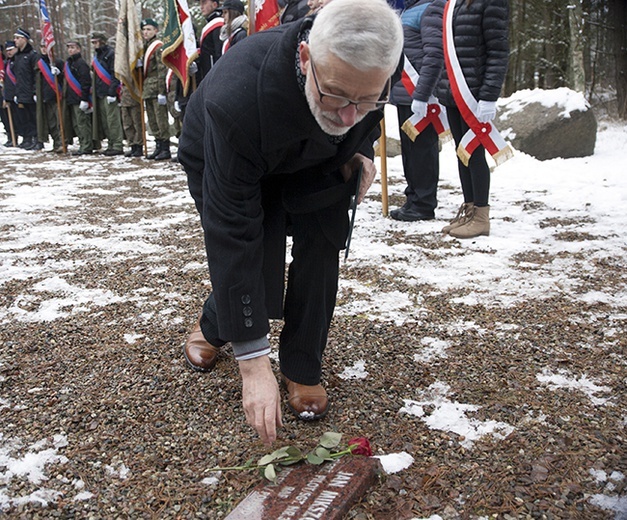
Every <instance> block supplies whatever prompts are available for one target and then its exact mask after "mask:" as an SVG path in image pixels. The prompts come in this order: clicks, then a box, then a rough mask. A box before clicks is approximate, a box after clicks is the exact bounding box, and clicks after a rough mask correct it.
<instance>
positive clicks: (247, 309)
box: [242, 307, 253, 316]
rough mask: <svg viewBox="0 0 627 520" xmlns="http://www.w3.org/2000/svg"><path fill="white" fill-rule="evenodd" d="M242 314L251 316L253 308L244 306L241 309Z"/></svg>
mask: <svg viewBox="0 0 627 520" xmlns="http://www.w3.org/2000/svg"><path fill="white" fill-rule="evenodd" d="M242 314H243V315H244V316H252V314H253V310H252V308H250V307H244V308H243V309H242Z"/></svg>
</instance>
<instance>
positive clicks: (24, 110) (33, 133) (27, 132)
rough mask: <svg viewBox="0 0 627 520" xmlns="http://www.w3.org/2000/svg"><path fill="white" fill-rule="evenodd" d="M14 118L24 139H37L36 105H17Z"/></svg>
mask: <svg viewBox="0 0 627 520" xmlns="http://www.w3.org/2000/svg"><path fill="white" fill-rule="evenodd" d="M16 106H17V110H16V117H17V119H18V127H19V129H20V135H22V136H23V137H25V138H33V137H35V138H36V137H37V105H36V104H35V103H18V104H17V105H16Z"/></svg>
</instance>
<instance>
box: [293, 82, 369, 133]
mask: <svg viewBox="0 0 627 520" xmlns="http://www.w3.org/2000/svg"><path fill="white" fill-rule="evenodd" d="M312 81H313V80H312V79H311V74H307V76H306V79H305V97H306V98H307V104H308V105H309V110H311V113H312V115H313V116H314V119H315V120H316V122H317V123H318V126H320V128H321V129H322V131H323V132H324V133H325V134H328V135H336V136H337V135H344V134H346V133H347V132H348V131H349V130H350V129H351V128H352V127H351V126H343V123H342V118H340V116H339V115H338V114H337V112H325V111H324V110H322V109H321V108H320V107H319V106H318V103H317V100H316V96H317V94H314V90H313V88H311V87H312V85H311V82H312ZM364 117H366V114H357V118H356V119H355V124H357V123H359V122H360V121H361V120H362V119H363V118H364ZM333 123H335V124H333ZM353 126H354V125H353Z"/></svg>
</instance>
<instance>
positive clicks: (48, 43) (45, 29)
mask: <svg viewBox="0 0 627 520" xmlns="http://www.w3.org/2000/svg"><path fill="white" fill-rule="evenodd" d="M39 14H40V16H41V37H42V39H43V41H44V46H45V47H46V51H47V52H48V53H49V52H50V49H52V47H54V43H55V41H54V32H53V31H52V23H51V22H50V15H49V14H48V7H47V6H46V0H39Z"/></svg>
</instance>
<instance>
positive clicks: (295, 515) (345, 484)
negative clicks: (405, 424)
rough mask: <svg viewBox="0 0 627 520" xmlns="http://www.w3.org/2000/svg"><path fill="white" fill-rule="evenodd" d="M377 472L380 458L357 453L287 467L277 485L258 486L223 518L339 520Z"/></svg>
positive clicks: (280, 475)
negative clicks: (350, 455)
mask: <svg viewBox="0 0 627 520" xmlns="http://www.w3.org/2000/svg"><path fill="white" fill-rule="evenodd" d="M380 471H381V464H380V462H379V459H375V458H370V457H359V456H355V457H345V458H342V459H338V460H336V461H335V462H332V463H328V462H326V463H324V464H322V465H320V466H314V465H311V464H299V465H296V466H289V467H286V468H283V469H282V470H281V472H280V473H279V474H278V479H277V483H276V484H273V483H271V482H265V483H261V484H259V485H257V487H255V489H254V490H253V491H252V492H251V493H250V494H249V495H248V496H247V497H246V498H245V499H244V500H242V501H241V502H240V503H239V504H238V505H237V507H236V508H235V509H234V510H233V511H232V512H231V513H230V514H229V515H228V516H227V517H226V520H340V519H341V518H343V517H344V515H345V514H346V513H347V512H348V510H349V509H350V508H351V507H352V506H353V504H355V502H357V500H359V499H360V498H361V497H362V496H363V495H364V494H365V493H366V491H367V490H368V488H369V487H370V486H371V485H372V484H373V483H374V481H375V478H376V476H377V474H378V473H379V472H380Z"/></svg>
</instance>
